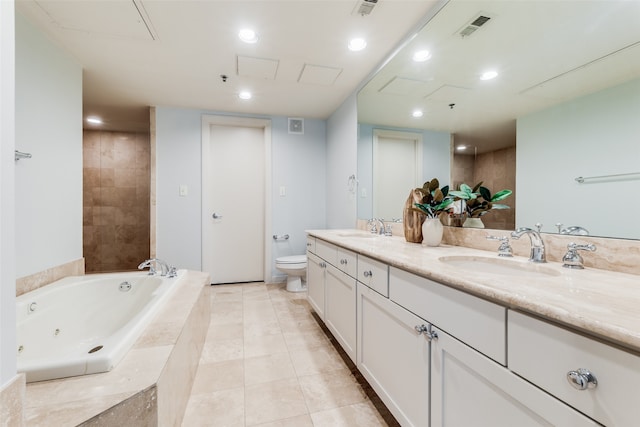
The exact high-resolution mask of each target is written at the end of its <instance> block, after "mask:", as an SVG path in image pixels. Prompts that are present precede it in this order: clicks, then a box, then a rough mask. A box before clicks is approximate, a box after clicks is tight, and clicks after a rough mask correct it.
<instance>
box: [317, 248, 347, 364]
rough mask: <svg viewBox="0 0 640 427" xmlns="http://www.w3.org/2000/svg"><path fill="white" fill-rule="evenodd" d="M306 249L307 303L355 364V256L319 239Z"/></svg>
mask: <svg viewBox="0 0 640 427" xmlns="http://www.w3.org/2000/svg"><path fill="white" fill-rule="evenodd" d="M307 247H308V248H313V250H314V251H315V253H311V250H309V252H308V254H307V258H308V262H307V289H308V294H307V295H308V300H309V303H310V304H311V306H312V307H313V309H314V310H315V311H316V313H317V314H318V316H320V318H321V319H322V320H323V321H324V323H325V325H326V326H327V328H328V329H329V330H330V331H331V333H332V334H333V336H334V337H335V338H336V340H338V342H339V343H340V345H341V346H342V348H343V349H344V350H345V352H346V353H347V354H348V355H349V357H350V358H351V359H352V360H353V361H354V362H355V360H356V279H355V276H356V274H357V255H356V254H355V253H354V252H352V251H349V250H347V249H344V248H339V247H337V246H335V245H333V244H331V243H328V242H325V241H322V240H315V241H314V242H313V243H312V244H311V245H307Z"/></svg>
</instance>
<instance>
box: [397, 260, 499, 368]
mask: <svg viewBox="0 0 640 427" xmlns="http://www.w3.org/2000/svg"><path fill="white" fill-rule="evenodd" d="M389 298H390V299H391V300H392V301H394V302H395V303H397V304H399V305H401V306H402V307H404V308H406V309H407V310H409V311H411V312H413V313H415V314H416V315H418V316H420V317H422V318H423V319H425V320H426V321H427V322H429V323H431V324H433V325H435V326H436V327H438V328H440V329H442V330H443V331H445V332H447V333H448V334H449V335H453V336H454V337H455V338H457V339H458V340H460V341H462V342H464V343H465V344H467V345H468V346H470V347H472V348H474V349H476V350H477V351H479V352H480V353H483V354H484V355H486V356H488V357H490V358H491V359H493V360H495V361H496V362H498V363H501V364H502V365H506V339H507V337H506V308H504V307H502V306H499V305H497V304H494V303H492V302H489V301H486V300H483V299H481V298H477V297H474V296H473V295H469V294H467V293H464V292H461V291H458V290H455V289H453V288H450V287H448V286H445V285H442V284H440V283H438V282H434V281H433V280H429V279H425V278H424V277H420V276H416V275H415V274H412V273H408V272H406V271H404V270H400V269H398V268H395V267H391V268H390V270H389Z"/></svg>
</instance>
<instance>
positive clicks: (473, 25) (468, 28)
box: [460, 14, 491, 38]
mask: <svg viewBox="0 0 640 427" xmlns="http://www.w3.org/2000/svg"><path fill="white" fill-rule="evenodd" d="M490 19H491V17H490V16H487V15H486V14H480V15H479V16H477V17H476V18H475V19H473V20H472V21H471V22H469V23H468V24H467V25H465V26H464V27H462V30H460V35H461V36H462V37H463V38H464V37H469V36H470V35H471V34H473V33H475V32H476V30H478V29H479V28H480V27H482V26H483V25H484V24H486V23H487V22H489V20H490Z"/></svg>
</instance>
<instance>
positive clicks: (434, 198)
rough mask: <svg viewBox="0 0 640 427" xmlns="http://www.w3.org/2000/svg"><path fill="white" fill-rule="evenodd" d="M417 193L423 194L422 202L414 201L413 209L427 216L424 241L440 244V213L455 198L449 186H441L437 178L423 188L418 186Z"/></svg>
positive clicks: (430, 244) (429, 244) (425, 243)
mask: <svg viewBox="0 0 640 427" xmlns="http://www.w3.org/2000/svg"><path fill="white" fill-rule="evenodd" d="M414 191H415V192H416V193H419V194H421V195H422V199H421V200H420V203H414V204H413V207H412V209H413V210H414V211H417V212H420V213H422V214H424V215H425V216H426V218H425V220H424V222H423V224H422V243H423V244H424V245H426V246H438V245H439V244H440V242H441V241H442V233H443V228H442V223H441V222H440V215H441V214H442V213H443V212H446V211H447V210H448V209H449V208H450V206H451V203H453V199H452V198H451V197H449V195H448V194H449V186H448V185H446V186H444V187H442V188H440V182H439V181H438V179H437V178H433V179H432V180H431V181H427V182H425V183H424V185H423V186H422V188H416V189H415V190H414Z"/></svg>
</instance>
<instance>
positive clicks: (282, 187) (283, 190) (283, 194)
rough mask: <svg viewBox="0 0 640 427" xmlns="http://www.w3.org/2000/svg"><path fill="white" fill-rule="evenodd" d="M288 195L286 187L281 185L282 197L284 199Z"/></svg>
mask: <svg viewBox="0 0 640 427" xmlns="http://www.w3.org/2000/svg"><path fill="white" fill-rule="evenodd" d="M286 195H287V189H286V188H285V186H284V185H281V186H280V196H281V197H284V196H286Z"/></svg>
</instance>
